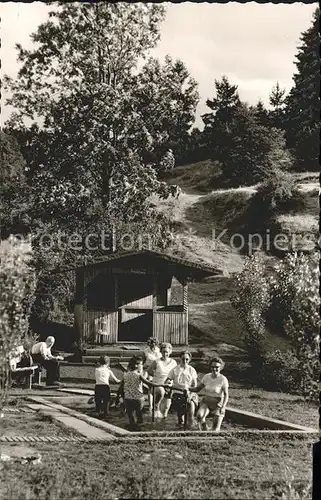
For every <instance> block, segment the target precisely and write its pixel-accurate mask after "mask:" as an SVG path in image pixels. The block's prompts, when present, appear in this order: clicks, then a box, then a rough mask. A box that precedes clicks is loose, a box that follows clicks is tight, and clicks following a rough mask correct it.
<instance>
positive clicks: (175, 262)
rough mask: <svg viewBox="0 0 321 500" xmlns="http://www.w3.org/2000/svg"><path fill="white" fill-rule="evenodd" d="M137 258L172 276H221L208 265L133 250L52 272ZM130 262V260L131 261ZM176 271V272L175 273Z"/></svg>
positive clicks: (201, 277) (123, 263) (197, 277)
mask: <svg viewBox="0 0 321 500" xmlns="http://www.w3.org/2000/svg"><path fill="white" fill-rule="evenodd" d="M131 258H133V261H135V258H139V260H140V262H142V259H143V258H144V259H146V260H147V261H149V262H152V263H153V264H154V265H155V267H157V265H158V264H165V265H166V267H167V268H171V269H172V271H173V274H176V272H179V273H182V274H184V275H185V276H186V277H190V278H192V279H203V278H206V277H209V276H214V275H221V274H222V271H221V270H220V269H218V268H216V267H214V266H211V265H209V264H203V263H199V262H192V261H190V260H186V259H182V258H180V257H176V256H173V255H169V254H167V253H161V252H156V251H154V250H145V249H142V250H133V251H127V252H124V251H118V252H114V253H112V254H109V255H106V256H104V257H103V258H101V259H99V260H97V261H95V262H90V263H88V264H83V265H81V266H75V267H73V268H69V269H56V270H55V271H54V272H65V271H72V270H80V269H88V268H91V267H97V266H98V267H106V266H108V267H110V266H111V265H112V266H115V265H116V266H117V267H121V266H122V265H125V263H126V262H128V260H129V259H131ZM131 260H132V259H131ZM175 271H176V272H175Z"/></svg>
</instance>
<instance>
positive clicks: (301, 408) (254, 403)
mask: <svg viewBox="0 0 321 500" xmlns="http://www.w3.org/2000/svg"><path fill="white" fill-rule="evenodd" d="M229 405H230V406H233V407H234V408H240V409H242V410H246V411H253V412H254V413H260V414H262V415H265V416H267V417H273V418H277V419H280V420H286V421H288V422H291V423H293V424H299V425H305V426H307V427H312V428H315V429H317V428H318V425H319V424H318V422H319V413H318V405H316V404H313V403H309V402H307V401H304V399H303V398H302V397H300V396H296V395H292V394H286V393H282V392H269V391H265V390H263V389H254V388H253V389H246V388H244V387H242V388H237V387H233V388H231V390H230V401H229Z"/></svg>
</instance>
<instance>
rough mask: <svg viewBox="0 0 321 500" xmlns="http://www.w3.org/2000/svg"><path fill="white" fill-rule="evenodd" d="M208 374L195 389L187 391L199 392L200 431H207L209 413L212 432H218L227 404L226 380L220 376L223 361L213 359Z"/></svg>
mask: <svg viewBox="0 0 321 500" xmlns="http://www.w3.org/2000/svg"><path fill="white" fill-rule="evenodd" d="M209 368H210V370H211V372H210V373H207V374H206V375H204V377H203V378H202V380H201V383H200V384H199V385H198V386H197V387H192V388H190V389H189V391H190V392H199V391H201V393H200V395H202V396H203V397H202V400H201V404H200V407H199V409H198V412H197V419H198V421H199V423H200V426H201V429H202V430H207V424H206V417H207V416H208V415H209V413H212V415H213V431H215V432H219V431H220V429H221V425H222V422H223V419H224V416H225V408H226V405H227V402H228V397H229V396H228V386H229V384H228V380H227V378H226V377H225V376H224V375H222V374H221V370H222V369H223V368H224V361H223V360H222V359H221V358H219V357H215V358H212V360H211V361H210V363H209Z"/></svg>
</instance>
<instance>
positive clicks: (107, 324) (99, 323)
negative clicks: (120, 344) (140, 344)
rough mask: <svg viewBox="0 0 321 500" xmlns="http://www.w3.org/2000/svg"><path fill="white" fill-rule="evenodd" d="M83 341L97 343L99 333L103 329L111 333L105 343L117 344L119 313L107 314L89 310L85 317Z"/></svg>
mask: <svg viewBox="0 0 321 500" xmlns="http://www.w3.org/2000/svg"><path fill="white" fill-rule="evenodd" d="M83 318H84V320H83V340H84V341H85V342H97V341H98V338H97V331H98V330H99V329H103V330H105V331H107V332H109V336H108V338H107V337H106V338H105V342H106V343H108V344H114V343H116V342H117V334H118V311H112V312H106V311H99V310H93V309H89V310H86V311H85V313H84V316H83Z"/></svg>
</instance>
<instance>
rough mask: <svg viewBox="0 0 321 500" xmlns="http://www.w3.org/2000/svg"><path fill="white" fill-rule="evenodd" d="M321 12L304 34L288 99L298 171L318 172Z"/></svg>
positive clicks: (289, 139) (289, 129) (290, 134)
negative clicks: (319, 30) (320, 21)
mask: <svg viewBox="0 0 321 500" xmlns="http://www.w3.org/2000/svg"><path fill="white" fill-rule="evenodd" d="M319 17H320V11H319V9H317V10H316V11H315V12H314V15H313V21H312V25H311V26H310V28H309V29H308V30H307V31H305V32H304V33H302V36H301V45H300V46H299V47H298V52H297V54H296V62H295V65H296V67H297V72H296V73H295V74H294V76H293V80H294V86H293V88H292V89H291V91H290V94H289V96H288V98H287V142H288V146H289V147H290V148H291V149H292V150H293V152H294V155H295V157H296V159H297V161H298V168H300V169H309V170H318V168H319V162H318V155H319V147H320V143H319V128H320V124H319V123H320V100H319V95H320V75H319V71H320V55H319V50H320V41H319V36H318V28H319Z"/></svg>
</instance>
